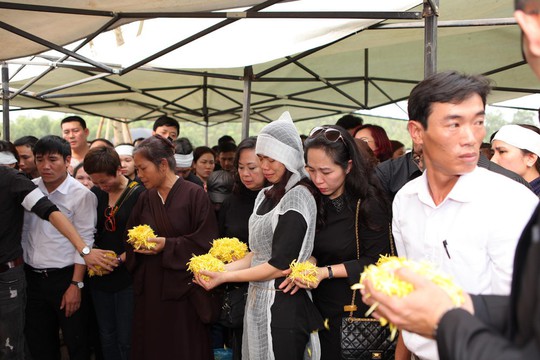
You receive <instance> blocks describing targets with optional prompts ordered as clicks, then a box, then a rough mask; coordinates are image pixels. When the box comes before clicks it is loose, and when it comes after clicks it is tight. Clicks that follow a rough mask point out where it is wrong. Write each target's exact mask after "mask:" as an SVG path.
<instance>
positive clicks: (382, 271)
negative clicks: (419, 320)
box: [351, 256, 465, 339]
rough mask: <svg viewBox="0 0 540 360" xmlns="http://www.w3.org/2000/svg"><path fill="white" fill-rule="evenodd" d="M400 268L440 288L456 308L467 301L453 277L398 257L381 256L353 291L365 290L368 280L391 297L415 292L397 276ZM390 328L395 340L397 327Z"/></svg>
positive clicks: (371, 309) (361, 276)
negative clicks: (423, 277)
mask: <svg viewBox="0 0 540 360" xmlns="http://www.w3.org/2000/svg"><path fill="white" fill-rule="evenodd" d="M400 268H407V269H410V270H411V271H413V272H415V273H417V274H419V275H422V276H425V277H426V278H428V279H429V280H431V281H432V282H433V283H435V284H436V285H438V286H440V287H441V288H442V289H443V290H444V291H445V292H446V293H447V294H448V295H449V296H450V298H451V299H452V301H453V303H454V305H455V306H461V305H462V304H463V302H464V301H465V298H464V296H463V289H461V287H459V286H458V285H456V284H455V283H454V280H453V279H452V277H450V276H448V275H446V274H443V273H441V272H439V271H438V270H437V269H435V268H434V266H433V265H432V264H430V263H428V262H416V261H411V260H407V259H406V258H400V257H396V256H381V258H380V259H379V261H377V264H375V265H369V266H367V267H366V268H365V269H364V272H363V273H362V274H361V275H360V283H358V284H354V285H353V286H352V287H351V288H352V289H353V290H354V289H361V288H363V285H362V284H363V282H364V281H365V280H366V279H367V280H369V281H370V282H371V283H372V284H373V286H374V287H375V290H377V291H381V292H383V293H384V294H386V295H389V296H398V297H404V296H406V295H407V294H409V293H410V292H412V291H413V290H414V286H413V285H412V284H411V283H409V282H407V281H404V280H401V279H400V278H398V277H397V276H396V275H395V271H396V270H397V269H400ZM368 295H369V294H368ZM378 305H379V304H378V303H375V304H373V305H372V306H371V308H370V309H369V310H368V311H367V313H366V316H369V315H370V314H371V313H372V312H373V311H374V310H375V309H376V308H377V306H378ZM380 322H381V325H382V326H385V325H386V324H387V323H388V321H387V320H386V319H384V318H380ZM389 326H390V330H391V333H392V339H393V338H394V337H395V334H396V332H397V327H396V326H395V325H394V324H392V323H390V324H389Z"/></svg>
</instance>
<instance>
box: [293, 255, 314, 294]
mask: <svg viewBox="0 0 540 360" xmlns="http://www.w3.org/2000/svg"><path fill="white" fill-rule="evenodd" d="M289 268H290V269H291V273H290V274H289V276H288V277H289V279H291V280H293V281H294V280H301V281H302V282H304V283H305V284H306V285H307V286H308V287H309V286H310V284H312V283H316V282H317V281H318V279H317V266H315V265H314V264H313V263H311V262H309V261H304V262H297V261H296V259H294V260H293V261H292V262H291V265H290V266H289Z"/></svg>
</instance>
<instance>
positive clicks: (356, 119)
mask: <svg viewBox="0 0 540 360" xmlns="http://www.w3.org/2000/svg"><path fill="white" fill-rule="evenodd" d="M363 124H364V120H363V119H362V118H361V117H360V116H356V115H353V114H348V115H344V116H342V117H340V118H339V120H338V121H337V122H336V125H337V126H341V127H342V128H344V129H345V130H347V131H348V132H349V134H351V135H352V136H354V134H356V131H357V130H358V129H359V128H360V127H361V126H362V125H363Z"/></svg>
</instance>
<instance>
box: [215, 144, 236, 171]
mask: <svg viewBox="0 0 540 360" xmlns="http://www.w3.org/2000/svg"><path fill="white" fill-rule="evenodd" d="M236 148H237V147H236V145H235V144H234V143H230V142H229V143H223V144H221V145H220V146H219V153H218V160H219V164H220V166H221V169H223V170H225V171H229V172H233V171H234V170H235V168H234V155H235V154H236ZM218 170H219V169H218Z"/></svg>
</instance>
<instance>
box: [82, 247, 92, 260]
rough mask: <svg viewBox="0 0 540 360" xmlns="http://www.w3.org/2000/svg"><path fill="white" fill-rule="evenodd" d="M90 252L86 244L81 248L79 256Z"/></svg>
mask: <svg viewBox="0 0 540 360" xmlns="http://www.w3.org/2000/svg"><path fill="white" fill-rule="evenodd" d="M88 254H90V248H89V247H88V246H85V247H83V248H82V250H81V257H85V255H88Z"/></svg>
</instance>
